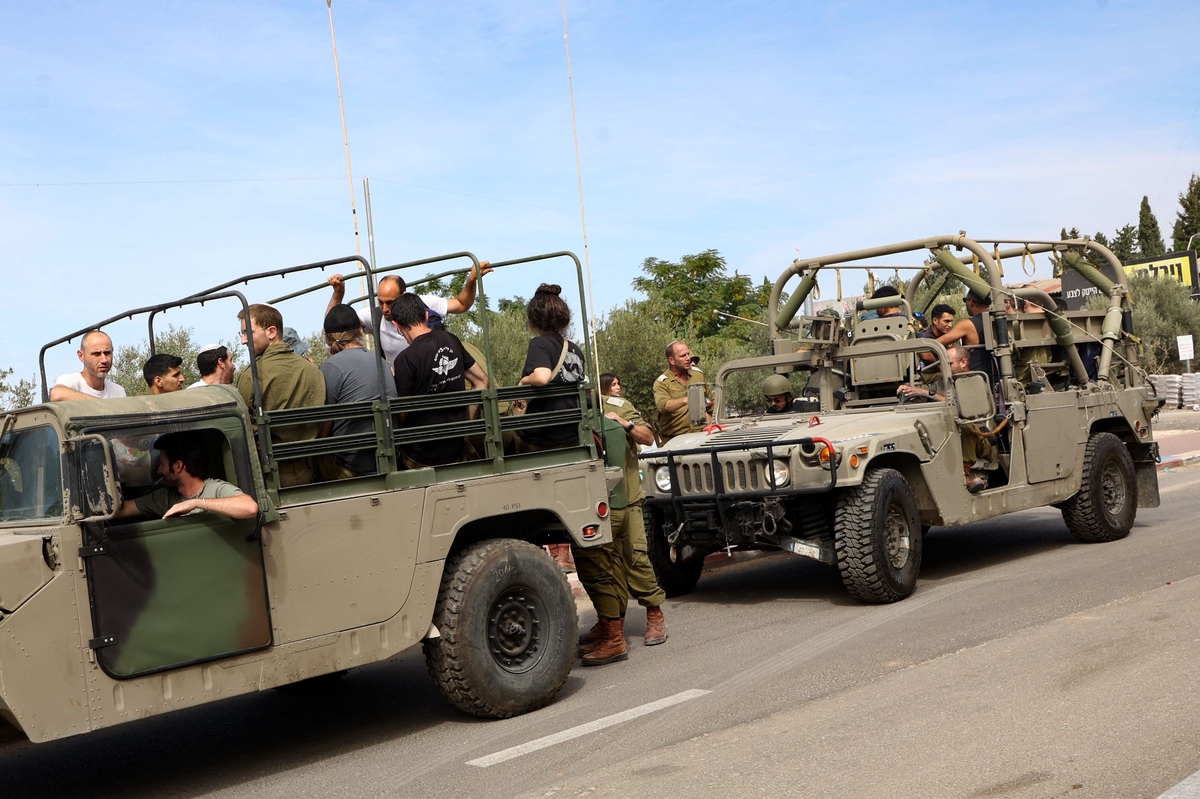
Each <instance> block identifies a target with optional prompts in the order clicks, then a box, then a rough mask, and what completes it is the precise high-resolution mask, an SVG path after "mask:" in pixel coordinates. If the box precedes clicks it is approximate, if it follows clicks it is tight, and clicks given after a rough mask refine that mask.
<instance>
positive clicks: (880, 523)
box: [833, 469, 922, 602]
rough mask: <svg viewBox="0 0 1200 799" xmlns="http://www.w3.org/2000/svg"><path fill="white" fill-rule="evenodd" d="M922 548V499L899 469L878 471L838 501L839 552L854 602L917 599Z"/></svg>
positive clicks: (836, 536)
mask: <svg viewBox="0 0 1200 799" xmlns="http://www.w3.org/2000/svg"><path fill="white" fill-rule="evenodd" d="M921 542H922V536H921V517H920V514H919V513H918V511H917V500H916V497H914V496H913V492H912V488H910V487H909V485H908V482H907V481H906V480H905V479H904V476H903V475H901V474H900V473H899V472H897V471H896V470H895V469H872V470H870V471H868V472H867V474H866V476H865V477H864V478H863V481H862V484H861V485H858V486H855V487H854V488H850V489H847V490H845V491H843V492H842V493H841V494H840V495H839V496H838V501H837V511H836V513H835V515H834V526H833V546H834V550H835V551H836V552H837V564H838V571H840V572H841V574H842V583H843V584H845V586H846V590H847V591H849V592H850V594H851V596H854V597H857V598H858V599H861V600H862V601H863V602H897V601H899V600H901V599H904V598H905V597H906V596H908V595H909V594H911V593H912V592H913V590H914V589H915V588H916V587H917V572H919V571H920V569H921Z"/></svg>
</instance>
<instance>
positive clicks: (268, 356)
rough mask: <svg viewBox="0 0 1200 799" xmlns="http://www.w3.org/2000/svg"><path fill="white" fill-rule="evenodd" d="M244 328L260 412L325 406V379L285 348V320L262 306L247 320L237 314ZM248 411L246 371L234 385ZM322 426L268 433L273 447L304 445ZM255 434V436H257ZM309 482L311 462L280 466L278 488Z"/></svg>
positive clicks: (249, 398)
mask: <svg viewBox="0 0 1200 799" xmlns="http://www.w3.org/2000/svg"><path fill="white" fill-rule="evenodd" d="M238 319H239V320H240V321H241V325H242V343H243V344H245V345H246V346H248V347H252V348H253V349H254V359H255V361H256V362H257V366H258V384H259V388H260V389H261V391H262V401H263V410H264V411H274V410H279V409H281V408H304V407H309V406H312V405H324V404H325V377H324V376H323V375H322V374H321V370H320V369H318V368H317V367H315V366H313V365H312V363H310V362H309V361H306V360H305V359H303V358H301V357H300V356H299V355H297V354H296V353H294V352H292V348H291V347H289V346H288V345H287V344H284V343H283V316H282V314H280V313H279V311H277V310H276V309H275V308H273V307H271V306H270V305H265V304H255V305H251V306H250V319H249V320H247V319H245V313H244V312H243V311H239V312H238ZM234 383H235V384H236V386H237V390H238V392H239V393H240V394H241V395H242V399H243V400H244V401H245V403H246V407H248V408H253V407H254V381H253V379H252V376H251V372H250V369H249V368H248V367H247V368H246V369H243V370H242V371H241V372H239V373H238V376H237V378H236V379H235V380H234ZM320 430H321V425H320V424H294V425H287V426H286V427H272V428H271V442H272V443H275V444H278V443H280V442H283V441H303V440H306V439H310V438H316V437H317V433H319V432H320ZM256 432H257V431H256ZM312 479H313V471H312V461H311V460H310V459H309V458H301V459H299V460H288V461H283V462H282V463H280V464H279V484H280V485H281V486H285V487H286V486H294V485H305V484H307V483H311V482H312Z"/></svg>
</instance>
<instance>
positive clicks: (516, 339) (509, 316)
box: [446, 297, 583, 386]
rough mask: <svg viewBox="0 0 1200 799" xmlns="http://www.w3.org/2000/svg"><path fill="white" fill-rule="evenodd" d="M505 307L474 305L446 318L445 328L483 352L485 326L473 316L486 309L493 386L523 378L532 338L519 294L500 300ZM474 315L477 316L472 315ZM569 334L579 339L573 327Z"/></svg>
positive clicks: (514, 383) (476, 316)
mask: <svg viewBox="0 0 1200 799" xmlns="http://www.w3.org/2000/svg"><path fill="white" fill-rule="evenodd" d="M500 307H501V308H502V309H503V310H499V311H492V310H487V309H480V310H479V311H478V312H476V311H474V309H472V313H468V314H454V315H451V316H450V317H449V318H448V319H447V320H446V329H447V330H449V331H450V332H451V333H454V334H455V335H456V336H458V337H459V338H460V339H462V340H463V341H465V342H467V343H469V344H473V345H475V346H476V347H478V348H479V350H480V351H481V352H486V350H485V349H484V346H483V328H482V327H480V325H479V324H477V323H476V322H475V321H474V320H477V319H479V316H478V314H483V313H486V314H487V315H488V316H487V321H488V340H489V342H490V344H491V361H490V362H489V363H488V367H487V371H488V380H489V382H490V383H491V384H492V385H493V386H515V385H516V384H517V381H518V380H520V379H521V369H522V368H523V367H524V366H525V356H526V354H527V352H528V350H529V340H530V338H532V337H533V334H532V333H530V332H529V323H528V322H527V320H526V318H525V301H524V300H523V299H521V298H520V297H514V298H512V299H510V300H501V301H500ZM472 317H474V319H473V318H472ZM567 338H570V339H571V340H572V341H576V343H578V344H579V346H580V348H581V349H582V348H583V344H582V342H579V341H578V340H577V339H576V338H575V336H574V331H573V330H568V331H567Z"/></svg>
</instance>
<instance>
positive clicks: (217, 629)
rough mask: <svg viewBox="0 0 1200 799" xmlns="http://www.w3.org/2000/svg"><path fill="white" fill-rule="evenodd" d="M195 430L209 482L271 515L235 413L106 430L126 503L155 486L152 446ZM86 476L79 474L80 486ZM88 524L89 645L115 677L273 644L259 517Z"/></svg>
mask: <svg viewBox="0 0 1200 799" xmlns="http://www.w3.org/2000/svg"><path fill="white" fill-rule="evenodd" d="M189 430H190V431H194V432H195V433H196V434H197V435H198V436H200V437H202V439H203V440H204V441H205V442H206V445H207V450H208V453H209V459H208V460H209V475H208V476H210V477H218V478H220V479H224V480H227V481H228V482H231V483H234V484H235V485H237V486H238V487H239V488H241V489H242V491H244V492H245V493H247V494H250V495H251V496H254V497H255V498H256V499H257V500H258V502H259V506H260V508H262V509H264V510H265V509H266V503H267V500H266V494H265V492H264V491H262V487H261V483H259V481H258V480H256V479H255V478H256V476H255V473H254V471H253V468H252V466H251V463H250V458H249V453H248V449H247V446H246V434H245V430H244V427H243V424H242V422H241V420H240V419H239V418H237V417H226V418H223V419H215V420H206V421H205V422H204V423H203V424H202V425H199V424H196V423H192V424H184V425H179V424H173V425H170V426H165V425H161V424H160V425H157V426H146V427H141V428H137V429H129V428H125V429H120V430H105V431H102V435H103V437H104V438H105V439H107V440H108V442H109V444H110V446H111V452H112V457H113V461H114V466H115V471H116V474H117V477H118V479H119V481H120V489H121V493H122V495H123V497H124V498H125V499H130V498H135V497H137V496H140V495H142V494H146V493H148V492H149V491H152V490H154V489H155V486H154V484H153V483H152V482H151V480H152V478H153V472H154V468H153V464H155V463H156V462H157V458H158V452H157V451H155V450H154V449H153V442H154V440H155V439H156V438H157V437H158V436H159V435H162V434H163V433H166V432H176V431H189ZM87 479H88V478H87V475H86V470H82V472H81V475H80V477H79V480H80V481H83V480H87ZM84 526H85V533H84V547H83V549H82V551H81V553H80V554H81V555H82V556H83V557H84V558H85V560H86V564H87V583H88V592H89V596H90V599H91V608H92V624H93V631H94V635H95V637H94V638H93V639H92V641H91V645H92V647H93V648H95V649H96V655H97V660H98V661H99V663H100V665H101V667H102V668H103V669H104V671H105V672H106V673H107V674H108V675H109V676H111V677H114V678H117V679H124V678H129V677H135V676H138V675H142V674H147V673H151V672H155V671H161V670H164V669H169V668H174V667H179V666H186V665H190V664H193V663H197V662H200V661H205V660H213V659H216V658H221V657H226V656H230V655H235V654H239V653H243V652H248V651H252V650H255V649H262V648H265V647H268V646H270V645H271V643H272V639H271V622H270V615H269V606H268V601H267V588H266V576H265V571H264V567H263V553H262V541H261V534H260V532H261V530H260V522H259V520H258V519H245V520H235V519H229V518H227V517H225V516H221V515H219V514H215V513H204V512H202V513H193V514H189V515H187V516H183V517H179V518H172V519H153V520H143V519H138V520H132V521H130V522H124V521H123V520H111V521H100V522H90V523H86V524H85V525H84Z"/></svg>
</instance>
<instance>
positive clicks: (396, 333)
mask: <svg viewBox="0 0 1200 799" xmlns="http://www.w3.org/2000/svg"><path fill="white" fill-rule="evenodd" d="M417 296H418V297H419V298H420V299H421V302H423V303H425V307H426V308H428V309H429V310H431V311H433V312H434V313H435V314H438V315H439V316H441V317H442V318H445V317H446V316H447V315H449V313H450V303H449V302H448V301H447V300H446V298H445V297H435V296H434V295H432V294H418V295H417ZM358 321H359V322H362V326H363V330H365V331H366V332H368V333H371V332H372V331H374V330H375V327H374V325H375V322H374V320H372V319H371V309H370V308H359V309H358ZM379 335H380V338H382V339H383V341H382V342H380V349H382V350H383V358H384V360H386V361H387V362H388V364H389V365H391V364H394V363H395V362H396V356H397V355H399V354H400V353H402V352H404V351H405V350H406V349H408V342H407V341H405V340H404V336H402V335H401V334H400V328H398V327H396V326H395V325H394V324H393V323H392V320H391V319H381V320H380V322H379Z"/></svg>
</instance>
